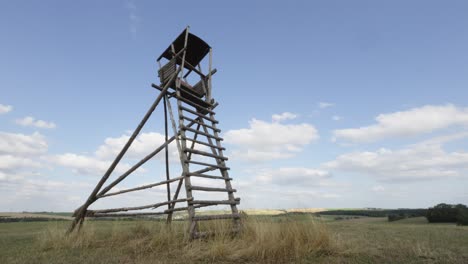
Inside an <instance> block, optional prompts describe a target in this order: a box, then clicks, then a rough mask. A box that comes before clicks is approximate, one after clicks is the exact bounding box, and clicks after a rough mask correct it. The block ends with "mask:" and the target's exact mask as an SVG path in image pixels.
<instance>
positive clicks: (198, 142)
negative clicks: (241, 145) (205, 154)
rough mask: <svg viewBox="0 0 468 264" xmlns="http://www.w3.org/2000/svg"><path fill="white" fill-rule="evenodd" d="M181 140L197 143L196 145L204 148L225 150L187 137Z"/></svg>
mask: <svg viewBox="0 0 468 264" xmlns="http://www.w3.org/2000/svg"><path fill="white" fill-rule="evenodd" d="M183 139H185V140H190V141H192V142H195V143H197V144H200V145H205V146H207V147H211V148H217V149H220V150H226V148H223V147H218V146H214V145H211V144H210V143H206V142H203V141H198V140H196V139H192V138H189V137H183Z"/></svg>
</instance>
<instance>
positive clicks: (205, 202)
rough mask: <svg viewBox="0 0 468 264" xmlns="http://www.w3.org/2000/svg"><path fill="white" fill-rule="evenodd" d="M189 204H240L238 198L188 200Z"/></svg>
mask: <svg viewBox="0 0 468 264" xmlns="http://www.w3.org/2000/svg"><path fill="white" fill-rule="evenodd" d="M188 203H189V204H212V205H217V204H240V198H236V199H234V201H232V200H218V201H215V200H193V201H189V202H188Z"/></svg>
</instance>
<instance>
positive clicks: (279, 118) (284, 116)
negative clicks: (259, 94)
mask: <svg viewBox="0 0 468 264" xmlns="http://www.w3.org/2000/svg"><path fill="white" fill-rule="evenodd" d="M295 118H297V115H296V114H293V113H290V112H284V113H282V114H274V115H273V116H272V117H271V120H273V122H276V123H279V122H281V121H285V120H292V119H295Z"/></svg>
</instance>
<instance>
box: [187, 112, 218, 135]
mask: <svg viewBox="0 0 468 264" xmlns="http://www.w3.org/2000/svg"><path fill="white" fill-rule="evenodd" d="M181 118H183V119H185V120H187V121H190V122H193V123H196V124H199V125H202V126H204V127H208V128H211V129H213V130H215V131H216V132H221V129H219V128H216V127H214V126H210V125H208V124H205V123H202V122H200V121H197V120H194V119H192V118H188V117H186V116H181Z"/></svg>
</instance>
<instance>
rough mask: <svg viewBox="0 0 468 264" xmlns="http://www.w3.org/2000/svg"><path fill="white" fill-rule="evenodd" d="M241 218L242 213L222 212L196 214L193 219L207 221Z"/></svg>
mask: <svg viewBox="0 0 468 264" xmlns="http://www.w3.org/2000/svg"><path fill="white" fill-rule="evenodd" d="M234 218H237V219H239V218H241V216H240V214H222V215H200V216H195V217H194V218H193V220H195V221H207V220H221V219H234Z"/></svg>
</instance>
